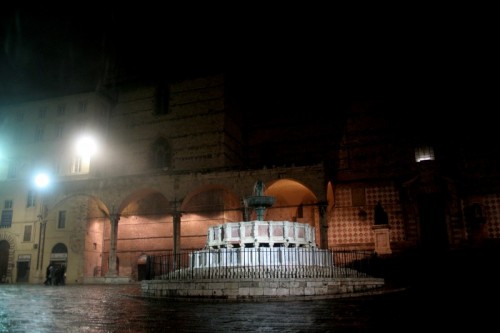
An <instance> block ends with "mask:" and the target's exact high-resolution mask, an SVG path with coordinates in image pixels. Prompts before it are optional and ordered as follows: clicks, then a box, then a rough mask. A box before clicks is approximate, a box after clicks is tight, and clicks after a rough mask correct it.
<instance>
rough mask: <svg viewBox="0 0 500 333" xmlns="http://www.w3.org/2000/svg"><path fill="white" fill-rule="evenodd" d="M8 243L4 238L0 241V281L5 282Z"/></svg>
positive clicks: (7, 263) (6, 277)
mask: <svg viewBox="0 0 500 333" xmlns="http://www.w3.org/2000/svg"><path fill="white" fill-rule="evenodd" d="M9 250H10V244H9V242H7V241H6V240H1V241H0V283H5V282H7V279H8V276H7V274H8V273H9V272H8V265H9Z"/></svg>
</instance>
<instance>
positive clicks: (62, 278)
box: [49, 243, 68, 285]
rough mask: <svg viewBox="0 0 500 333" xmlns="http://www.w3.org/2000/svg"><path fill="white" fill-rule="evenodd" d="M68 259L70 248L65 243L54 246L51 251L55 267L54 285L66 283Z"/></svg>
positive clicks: (52, 262)
mask: <svg viewBox="0 0 500 333" xmlns="http://www.w3.org/2000/svg"><path fill="white" fill-rule="evenodd" d="M67 261H68V248H67V247H66V245H64V244H63V243H57V244H56V245H54V247H52V252H51V253H50V263H49V265H52V267H53V269H54V272H55V273H54V280H53V281H52V284H54V285H64V284H66V268H67Z"/></svg>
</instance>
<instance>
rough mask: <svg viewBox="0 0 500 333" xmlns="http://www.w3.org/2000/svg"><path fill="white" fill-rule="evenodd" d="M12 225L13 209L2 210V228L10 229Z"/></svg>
mask: <svg viewBox="0 0 500 333" xmlns="http://www.w3.org/2000/svg"><path fill="white" fill-rule="evenodd" d="M11 225H12V209H4V210H2V220H1V222H0V228H10V226H11Z"/></svg>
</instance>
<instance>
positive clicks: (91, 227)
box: [45, 192, 109, 281]
mask: <svg viewBox="0 0 500 333" xmlns="http://www.w3.org/2000/svg"><path fill="white" fill-rule="evenodd" d="M60 211H65V217H66V225H65V230H66V232H65V233H63V234H61V233H60V232H58V218H59V212H60ZM108 221H109V209H108V207H107V206H106V205H105V204H104V202H103V201H102V200H101V199H100V198H99V197H97V196H95V195H93V194H89V193H87V192H75V193H72V194H70V195H66V196H61V197H59V198H58V201H57V202H55V203H54V204H53V206H51V207H50V209H49V215H48V223H47V236H49V235H51V234H58V235H60V236H58V237H57V238H50V239H47V241H46V242H47V244H46V246H45V249H46V251H50V249H53V247H54V246H56V245H57V244H58V243H59V244H64V246H65V247H66V248H67V252H68V255H67V258H72V259H71V263H70V266H69V267H68V270H67V274H68V278H70V280H71V281H83V280H84V278H85V277H93V276H95V274H96V272H100V271H101V269H102V261H103V259H104V255H103V249H104V248H105V244H104V235H105V231H106V227H107V225H109V223H108ZM108 229H109V227H108ZM46 255H47V256H49V257H46V258H50V256H51V255H52V252H47V254H46ZM49 260H50V259H49ZM59 261H61V262H62V260H59Z"/></svg>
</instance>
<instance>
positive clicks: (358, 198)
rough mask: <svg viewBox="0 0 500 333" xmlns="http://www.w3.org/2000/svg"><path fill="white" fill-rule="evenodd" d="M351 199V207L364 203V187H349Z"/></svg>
mask: <svg viewBox="0 0 500 333" xmlns="http://www.w3.org/2000/svg"><path fill="white" fill-rule="evenodd" d="M351 200H352V205H353V207H358V206H364V205H366V194H365V188H364V187H354V188H352V189H351Z"/></svg>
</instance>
